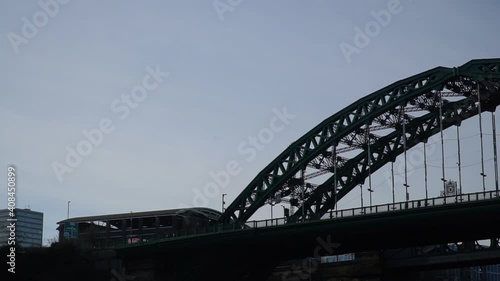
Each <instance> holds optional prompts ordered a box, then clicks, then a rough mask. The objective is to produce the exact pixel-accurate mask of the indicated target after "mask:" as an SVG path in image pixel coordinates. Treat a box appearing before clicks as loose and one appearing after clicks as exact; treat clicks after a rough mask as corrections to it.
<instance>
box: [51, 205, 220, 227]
mask: <svg viewBox="0 0 500 281" xmlns="http://www.w3.org/2000/svg"><path fill="white" fill-rule="evenodd" d="M185 213H198V214H201V215H204V216H206V217H208V218H209V219H213V220H217V219H219V217H220V216H221V215H222V213H221V212H219V211H217V210H214V209H210V208H183V209H170V210H158V211H146V212H135V213H134V212H130V213H121V214H110V215H100V216H89V217H76V218H69V219H65V220H62V221H59V222H57V224H62V223H65V222H88V221H108V220H118V219H131V218H146V217H156V216H166V215H182V214H185Z"/></svg>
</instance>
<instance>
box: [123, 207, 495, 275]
mask: <svg viewBox="0 0 500 281" xmlns="http://www.w3.org/2000/svg"><path fill="white" fill-rule="evenodd" d="M498 217H500V198H495V199H489V200H484V201H475V202H470V203H461V204H449V205H442V206H436V207H426V208H420V209H408V210H402V211H398V212H385V213H377V214H370V215H364V216H355V217H345V218H336V219H331V220H316V221H310V222H305V223H297V224H286V225H281V226H275V227H267V228H256V229H241V230H235V231H229V232H222V233H213V234H205V235H199V236H191V237H185V238H178V239H174V240H168V241H163V242H157V243H152V244H145V245H137V246H131V247H124V248H121V249H117V253H118V256H119V257H120V259H122V260H124V261H125V263H126V265H127V268H128V269H133V268H137V267H138V264H139V265H142V264H144V263H147V264H148V267H149V268H150V270H153V271H154V272H156V278H158V279H156V278H155V280H163V279H161V278H167V279H166V280H266V279H265V276H268V275H269V274H270V273H271V271H272V270H273V269H274V268H275V267H276V266H277V265H278V264H279V263H280V262H282V261H286V260H291V259H301V258H305V257H317V256H328V255H336V254H342V253H350V252H361V251H377V250H383V249H396V248H405V247H416V246H425V245H435V244H442V243H450V242H458V241H474V240H481V239H491V238H497V237H499V236H500V233H498V231H497V230H496V224H498V219H497V218H498ZM490 262H500V259H499V260H497V261H490ZM170 278H171V279H170ZM245 278H246V279H245Z"/></svg>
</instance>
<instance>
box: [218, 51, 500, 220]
mask: <svg viewBox="0 0 500 281" xmlns="http://www.w3.org/2000/svg"><path fill="white" fill-rule="evenodd" d="M499 81H500V59H484V60H472V61H470V62H468V63H466V64H465V65H463V66H461V67H458V68H445V67H437V68H434V69H431V70H429V71H425V72H423V73H420V74H417V75H415V76H412V77H409V78H406V79H403V80H401V81H398V82H396V83H393V84H391V85H389V86H387V87H385V88H383V89H381V90H379V91H377V92H375V93H373V94H370V95H368V96H366V97H363V98H361V99H359V100H358V101H356V102H354V103H352V104H351V105H349V106H347V107H346V108H344V109H343V110H341V111H339V112H338V113H336V114H334V115H332V116H331V117H329V118H327V119H326V120H324V121H323V122H321V123H320V124H319V125H317V126H316V127H314V128H313V129H312V130H310V131H309V132H308V133H306V134H305V135H304V136H302V137H301V138H299V139H298V140H297V141H295V142H294V143H293V144H292V145H290V146H289V147H288V148H287V149H286V150H285V151H283V152H282V153H281V154H280V155H279V156H278V157H276V159H274V160H273V161H272V162H271V163H270V164H269V165H267V166H266V167H265V168H264V169H263V170H262V171H261V172H260V173H259V174H258V175H257V176H256V177H255V178H254V179H253V180H252V181H251V182H250V184H249V185H248V186H247V187H246V188H245V189H244V190H243V192H242V193H241V194H240V195H239V196H238V197H237V198H236V199H235V200H234V201H233V202H232V203H231V205H230V206H229V207H228V208H227V209H226V212H225V213H224V214H223V215H222V216H221V218H220V220H219V222H220V223H238V224H239V223H244V222H245V221H247V220H248V219H249V218H250V217H251V216H252V214H254V213H255V211H257V210H258V209H259V208H260V207H261V206H263V205H264V204H265V202H266V200H268V199H269V198H271V197H273V196H275V194H276V193H278V192H280V191H281V190H283V189H287V190H288V192H291V191H290V186H293V184H290V182H291V181H293V180H296V179H297V176H298V175H299V174H301V172H302V171H304V170H305V169H306V168H307V167H311V166H314V165H317V164H318V162H321V163H328V162H327V161H324V160H323V161H322V160H321V159H322V157H323V158H324V157H328V155H329V152H330V155H331V154H332V151H333V150H332V147H336V146H338V145H339V144H340V143H343V144H344V145H345V144H346V143H347V147H356V148H357V149H358V150H355V151H359V150H361V152H360V153H359V154H358V155H356V156H355V157H352V158H350V159H343V161H342V163H341V165H339V163H340V162H338V163H337V175H336V176H335V175H331V176H330V178H328V179H327V180H326V181H325V182H324V183H323V184H321V185H318V186H313V190H312V192H308V195H307V198H303V199H304V206H303V207H301V209H302V208H304V210H303V211H302V210H298V211H297V212H295V213H294V214H293V215H292V217H291V218H290V219H291V220H290V221H293V220H297V219H300V218H301V216H305V218H304V219H315V218H320V217H321V216H322V215H323V214H325V213H326V212H327V211H328V210H329V209H331V208H333V207H334V204H335V202H334V200H333V198H332V194H333V192H332V191H333V189H334V188H333V187H334V186H335V183H334V181H335V179H337V182H336V186H337V190H338V193H337V196H336V197H337V198H336V200H335V201H336V202H338V200H340V199H341V198H342V197H344V196H345V195H346V194H347V193H348V192H350V191H351V190H352V189H353V188H354V187H355V186H356V185H358V184H360V183H362V182H364V180H365V178H366V177H367V176H368V169H370V171H371V172H375V171H376V170H377V169H379V168H381V167H382V166H383V165H384V164H386V163H387V162H389V161H394V160H395V158H396V157H397V156H398V155H399V154H401V153H402V152H403V134H402V131H401V125H402V123H403V122H404V123H405V126H406V142H407V143H406V145H407V148H410V147H412V146H415V145H417V144H418V143H419V142H422V141H425V140H426V139H427V138H429V137H430V136H432V135H434V134H436V133H437V132H439V114H438V109H439V107H440V106H441V107H442V109H443V120H442V122H443V127H444V128H447V127H449V126H452V125H456V124H459V123H460V122H461V121H462V120H464V119H467V118H470V117H472V116H474V115H476V114H477V100H478V99H477V87H478V85H479V87H480V89H482V90H481V91H480V93H481V107H482V109H483V111H484V110H494V109H495V108H496V106H498V104H499V103H500V90H499V85H500V83H499ZM446 96H454V97H455V96H459V97H462V98H461V99H459V100H458V101H449V100H445V99H442V98H443V97H446ZM416 109H419V110H422V111H423V112H424V114H423V115H422V116H419V117H413V116H410V115H407V114H406V112H413V111H415V110H416ZM382 127H384V128H385V127H387V128H392V132H390V133H388V134H386V135H384V136H374V135H372V134H370V137H367V134H366V131H365V128H369V129H368V130H369V132H372V131H374V130H373V129H372V128H374V129H375V128H382ZM368 143H369V144H370V148H371V149H370V151H371V153H370V155H367V154H368V153H367V150H366V149H365V148H366V145H367V144H368ZM343 149H345V147H344V148H343ZM331 162H334V161H333V159H331ZM331 166H332V164H331V163H329V164H328V166H322V167H321V168H320V169H322V170H320V171H328V172H329V173H333V171H332V169H331ZM303 180H304V179H302V181H303Z"/></svg>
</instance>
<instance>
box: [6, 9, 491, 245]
mask: <svg viewBox="0 0 500 281" xmlns="http://www.w3.org/2000/svg"><path fill="white" fill-rule="evenodd" d="M42 1H43V0H42ZM221 1H222V0H221ZM44 2H46V1H44ZM222 2H225V1H222ZM389 2H390V1H387V0H381V1H299V0H297V1H263V0H261V1H256V0H253V1H249V0H243V1H242V3H241V4H240V5H238V6H236V7H234V8H233V10H232V11H230V12H226V13H224V15H223V16H224V19H223V20H221V19H220V17H219V16H218V14H217V12H216V11H215V9H214V6H213V3H212V1H180V0H179V1H141V2H138V1H134V2H133V1H128V2H125V1H107V2H104V3H103V2H101V1H81V0H73V1H70V2H69V3H68V4H65V5H60V7H59V11H58V13H57V14H56V15H55V16H54V17H51V18H49V21H48V23H47V25H46V26H44V27H41V28H39V30H38V32H37V33H36V35H35V36H34V37H33V38H31V39H29V40H28V41H29V42H28V43H27V44H21V45H20V46H19V52H18V53H17V54H16V53H15V52H14V49H13V47H12V45H11V43H10V41H9V36H8V34H9V33H10V32H13V33H16V34H18V35H21V34H22V28H23V24H24V23H23V21H22V18H23V17H26V18H28V19H29V20H31V19H32V17H33V15H34V14H35V13H37V12H38V11H41V8H40V6H39V4H38V3H37V2H36V1H33V2H22V3H19V2H18V1H3V2H2V3H1V4H0V62H1V64H0V71H1V73H2V75H1V76H0V85H2V92H1V97H2V102H1V103H0V128H1V130H2V134H1V136H2V137H1V138H0V155H1V157H0V167H3V168H4V169H6V167H7V165H8V164H14V165H16V167H17V168H18V170H19V174H18V184H19V186H18V194H17V199H18V207H25V206H28V205H30V206H31V208H32V209H34V210H36V211H41V212H44V213H45V228H44V230H45V233H44V240H46V239H48V238H51V237H53V236H55V234H56V231H55V227H56V224H55V223H56V222H57V221H59V220H61V219H64V218H65V217H66V206H67V201H68V200H71V215H72V216H85V215H94V214H106V213H117V212H130V211H145V210H154V209H168V208H176V207H178V206H179V205H180V204H186V205H191V204H192V201H193V200H192V199H193V191H192V189H193V188H199V189H202V188H203V186H204V185H205V184H206V183H208V182H210V181H211V178H210V176H209V172H210V171H214V172H215V171H220V170H223V169H224V167H225V165H226V163H228V162H229V161H231V160H234V161H237V162H238V163H240V164H241V168H242V172H241V173H240V174H239V175H237V176H234V177H232V178H231V183H230V185H229V186H228V187H227V188H225V189H224V191H223V192H225V193H227V194H228V196H227V199H226V201H227V202H228V203H229V202H231V201H232V200H233V199H234V198H235V197H236V196H237V195H238V194H239V193H240V192H241V190H242V189H243V188H244V187H245V186H246V184H247V183H248V182H249V181H250V180H251V179H252V178H253V177H254V176H255V175H256V174H257V173H258V172H259V171H260V170H261V169H262V168H263V167H264V166H265V165H267V164H268V162H270V161H271V160H272V159H274V157H275V156H277V155H278V154H279V153H280V152H281V151H282V150H283V149H285V148H286V147H287V146H288V145H289V144H290V143H292V142H293V141H295V140H296V139H297V138H299V137H300V136H301V135H303V134H304V133H305V132H306V131H308V130H309V129H310V128H312V127H313V126H314V125H316V124H318V123H319V122H321V121H322V120H323V119H325V118H327V117H328V116H330V115H332V114H334V113H335V112H337V111H338V110H340V109H342V108H343V107H344V106H346V105H348V104H350V103H352V102H353V101H355V100H356V99H358V98H360V97H362V96H365V95H367V94H369V93H371V92H373V91H376V90H378V89H379V88H381V87H383V86H386V85H387V84H390V83H392V82H394V81H396V80H399V79H402V78H405V77H408V76H410V75H413V74H416V73H418V72H421V71H425V70H427V69H430V68H433V67H435V66H440V65H441V66H459V65H462V64H463V63H465V62H467V61H469V60H470V59H474V58H492V57H500V52H499V45H500V37H499V36H498V26H500V18H499V17H498V11H499V10H500V3H499V2H498V1H496V0H488V1H451V0H449V1H431V0H428V1H410V0H401V2H400V7H401V9H402V11H401V12H400V13H399V14H393V15H392V18H391V21H390V22H389V24H388V25H387V26H386V27H383V28H382V29H381V31H380V32H379V34H378V35H377V36H375V37H373V38H371V42H370V43H369V44H368V46H366V47H365V48H362V49H361V52H360V53H359V54H354V55H352V57H351V59H352V61H351V62H350V63H348V62H347V61H346V59H345V57H344V55H343V53H342V51H341V49H340V47H339V46H340V44H341V43H342V42H346V43H348V44H354V43H353V42H354V36H355V31H354V28H355V27H356V26H357V27H360V28H361V29H364V27H365V25H366V24H367V23H368V22H370V21H372V20H373V16H372V15H371V14H370V12H371V11H372V10H374V11H380V10H382V9H387V5H388V3H389ZM156 65H159V66H160V69H161V70H162V71H165V72H168V73H170V76H169V77H168V78H167V79H166V80H165V81H163V82H162V83H161V84H160V85H159V87H158V88H157V89H155V90H153V91H151V92H150V93H149V95H148V97H147V98H146V99H145V100H144V101H142V102H141V103H140V104H139V107H138V108H136V109H133V110H132V111H131V112H130V115H129V116H128V117H127V118H126V119H125V120H119V119H118V118H117V115H116V114H115V113H113V112H112V111H111V109H110V105H111V103H112V102H113V100H115V99H119V98H120V96H121V95H122V94H124V93H125V94H128V93H130V91H131V89H132V88H133V87H135V86H137V85H140V84H141V81H142V78H143V77H144V75H146V74H147V72H146V70H145V69H146V67H147V66H151V67H153V68H154V67H155V66H156ZM283 107H287V109H288V111H289V112H290V113H292V114H295V115H296V118H294V119H293V120H292V121H291V122H290V124H289V125H287V126H286V129H285V130H283V131H282V132H279V133H276V134H275V137H274V138H273V140H272V141H271V142H270V143H269V144H266V145H265V149H264V150H262V151H259V152H258V154H257V156H256V158H255V159H254V160H253V161H251V162H248V161H246V160H245V157H244V156H242V155H241V154H239V153H238V151H237V146H238V145H239V144H240V143H241V142H242V141H245V140H246V139H247V138H248V136H253V135H256V134H257V133H258V132H259V130H261V129H262V128H265V127H266V126H268V124H269V121H270V119H271V118H272V117H273V116H274V114H273V108H278V109H281V108H283ZM488 117H489V116H488ZM103 118H110V119H112V120H113V122H114V125H115V126H116V127H115V130H114V131H113V132H112V133H110V134H107V135H105V136H104V139H103V142H102V143H101V144H100V145H99V146H97V147H94V148H93V151H92V153H91V154H90V155H89V156H87V157H85V158H84V159H83V162H82V164H81V165H79V166H78V167H76V168H75V169H74V171H73V172H71V173H67V174H64V176H63V178H64V180H63V182H62V183H61V182H59V181H58V180H57V177H56V175H55V173H54V171H53V169H52V167H51V163H53V162H54V161H58V162H64V157H65V155H66V151H65V147H66V146H68V145H69V146H70V147H73V148H74V147H75V146H76V145H77V143H78V142H79V141H81V140H82V139H84V137H83V135H82V133H81V131H82V130H83V129H87V130H90V129H93V128H96V127H97V126H98V123H99V121H100V120H101V119H103ZM473 122H476V121H473ZM476 123H477V122H476ZM476 123H473V124H472V125H470V129H469V130H470V131H467V128H464V130H463V135H464V136H467V135H474V134H476V133H477V132H476V131H475V128H476V127H477V126H476V125H477V124H476ZM485 124H486V125H485V127H488V126H490V125H488V124H487V123H485ZM466 126H467V124H465V127H466ZM488 129H489V127H488ZM454 134H455V133H454V131H452V132H451V133H450V135H452V136H454ZM487 141H488V140H487ZM476 144H477V142H476V143H474V144H471V146H476ZM485 146H486V147H487V149H489V148H490V146H491V145H490V146H488V144H487V143H486V144H485ZM476 147H477V146H476ZM489 153H490V154H491V150H489ZM437 154H438V153H436V155H434V156H435V158H436V159H439V157H438V155H437ZM471 155H473V156H474V157H476V156H477V153H471ZM431 157H432V156H431ZM436 159H435V160H436ZM450 161H453V160H450ZM463 161H465V160H463ZM470 162H471V163H476V162H477V159H476V160H470ZM451 163H453V162H451ZM437 165H439V164H437ZM436 172H439V169H436ZM490 174H491V175H492V173H490ZM436 177H437V176H436ZM489 180H491V177H490V178H489ZM0 182H4V183H5V182H6V178H5V173H0ZM375 182H376V183H379V182H382V183H383V182H384V178H383V176H379V179H378V180H375ZM383 186H384V188H386V190H387V188H388V185H386V184H383ZM381 188H382V187H381ZM436 195H437V194H436ZM5 196H6V194H5V192H4V194H0V198H5ZM388 196H389V195H388V193H387V192H386V193H384V192H379V193H376V194H375V200H377V202H378V203H384V202H387V201H389V200H390V199H389V198H388ZM355 198H356V197H353V199H352V200H355ZM2 201H3V202H5V199H2ZM356 202H357V201H356ZM208 206H209V207H212V208H215V209H220V196H217V197H216V198H214V199H211V200H210V202H209V204H208ZM0 208H2V207H1V206H0ZM280 209H281V208H280ZM259 216H260V217H265V216H267V213H263V212H260V213H259V214H257V215H256V217H259Z"/></svg>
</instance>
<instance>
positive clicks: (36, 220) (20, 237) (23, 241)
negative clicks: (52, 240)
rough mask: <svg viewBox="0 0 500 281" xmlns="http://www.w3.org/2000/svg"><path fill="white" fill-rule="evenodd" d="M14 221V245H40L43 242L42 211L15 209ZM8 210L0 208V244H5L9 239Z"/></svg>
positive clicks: (24, 246) (23, 246)
mask: <svg viewBox="0 0 500 281" xmlns="http://www.w3.org/2000/svg"><path fill="white" fill-rule="evenodd" d="M14 213H15V218H16V219H17V221H16V222H15V223H16V230H15V233H16V246H18V247H21V248H29V247H41V246H42V242H43V213H41V212H35V211H32V210H30V209H15V210H14ZM9 214H10V211H9V210H7V209H3V210H0V246H2V247H3V246H6V245H7V241H8V239H9V235H10V230H9V229H8V228H7V226H8V225H9V224H10V222H9V221H7V219H9V218H10V216H9Z"/></svg>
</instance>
